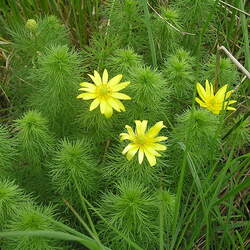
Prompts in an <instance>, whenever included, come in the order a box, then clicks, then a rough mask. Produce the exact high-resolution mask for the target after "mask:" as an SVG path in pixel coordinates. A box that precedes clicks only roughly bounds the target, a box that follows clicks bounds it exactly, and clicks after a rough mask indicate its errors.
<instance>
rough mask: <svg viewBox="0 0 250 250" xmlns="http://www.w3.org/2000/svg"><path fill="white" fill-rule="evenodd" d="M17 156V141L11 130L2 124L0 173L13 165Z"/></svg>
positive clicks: (0, 126)
mask: <svg viewBox="0 0 250 250" xmlns="http://www.w3.org/2000/svg"><path fill="white" fill-rule="evenodd" d="M16 156H17V150H16V142H15V140H13V138H11V135H10V133H9V131H8V130H7V129H6V128H5V127H4V126H3V125H1V124H0V173H1V175H2V171H3V170H4V169H6V170H8V169H10V168H11V167H12V164H13V162H14V161H15V158H16Z"/></svg>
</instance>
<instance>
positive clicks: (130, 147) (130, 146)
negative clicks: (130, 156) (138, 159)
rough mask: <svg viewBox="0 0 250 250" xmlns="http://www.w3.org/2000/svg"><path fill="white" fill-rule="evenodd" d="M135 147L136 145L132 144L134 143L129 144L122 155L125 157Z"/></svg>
mask: <svg viewBox="0 0 250 250" xmlns="http://www.w3.org/2000/svg"><path fill="white" fill-rule="evenodd" d="M134 147H135V145H134V144H132V143H130V144H128V145H127V146H126V147H125V148H124V149H123V151H122V154H123V155H125V154H126V153H127V152H128V151H129V150H130V149H132V148H134Z"/></svg>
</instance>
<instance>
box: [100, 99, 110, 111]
mask: <svg viewBox="0 0 250 250" xmlns="http://www.w3.org/2000/svg"><path fill="white" fill-rule="evenodd" d="M108 106H109V104H108V103H107V102H106V101H103V100H102V101H100V110H101V113H102V114H105V112H106V109H107V108H108Z"/></svg>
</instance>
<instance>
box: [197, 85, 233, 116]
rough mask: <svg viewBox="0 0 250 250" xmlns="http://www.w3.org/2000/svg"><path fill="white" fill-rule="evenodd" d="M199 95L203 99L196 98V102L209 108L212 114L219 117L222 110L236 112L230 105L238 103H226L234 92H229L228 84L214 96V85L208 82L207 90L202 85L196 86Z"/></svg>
mask: <svg viewBox="0 0 250 250" xmlns="http://www.w3.org/2000/svg"><path fill="white" fill-rule="evenodd" d="M196 88H197V91H198V94H199V96H200V98H201V99H199V98H197V97H196V98H195V101H196V102H198V103H199V104H200V106H201V107H204V108H207V109H208V110H209V111H211V112H212V113H214V114H216V115H218V114H219V113H220V111H221V110H236V109H235V108H233V107H229V105H230V104H233V103H236V102H237V101H235V100H231V101H225V100H227V99H228V98H229V97H230V95H231V94H232V93H233V92H234V91H233V90H230V91H228V92H227V84H226V85H224V86H223V87H221V88H220V89H219V90H218V91H217V93H216V94H214V89H213V85H212V84H211V83H209V82H208V80H206V90H205V89H204V88H203V87H202V85H201V84H200V83H197V84H196Z"/></svg>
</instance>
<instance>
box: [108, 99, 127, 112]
mask: <svg viewBox="0 0 250 250" xmlns="http://www.w3.org/2000/svg"><path fill="white" fill-rule="evenodd" d="M107 102H108V103H109V105H110V106H111V107H113V108H114V109H115V110H116V111H118V112H121V111H125V107H124V105H123V104H122V103H121V101H119V100H118V99H115V98H112V97H110V98H108V99H107Z"/></svg>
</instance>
